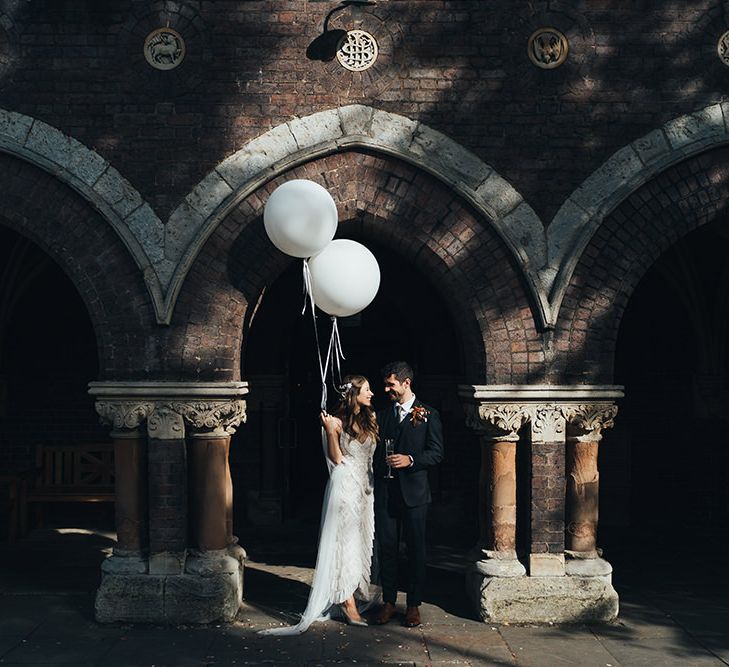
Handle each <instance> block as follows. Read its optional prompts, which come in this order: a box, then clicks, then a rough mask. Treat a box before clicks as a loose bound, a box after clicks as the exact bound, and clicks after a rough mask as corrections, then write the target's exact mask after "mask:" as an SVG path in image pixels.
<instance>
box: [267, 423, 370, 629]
mask: <svg viewBox="0 0 729 667" xmlns="http://www.w3.org/2000/svg"><path fill="white" fill-rule="evenodd" d="M325 437H326V436H325ZM375 444H376V443H375V440H374V438H372V437H371V436H370V437H368V438H367V439H366V440H365V441H364V442H360V441H359V440H357V439H355V438H352V437H350V436H349V435H348V434H347V433H344V432H342V434H341V435H340V437H339V447H340V449H341V451H342V460H341V462H340V463H339V464H337V465H334V464H333V463H331V461H329V458H328V457H327V459H326V460H327V463H328V464H329V482H328V483H327V487H326V490H325V492H324V502H323V503H322V518H321V525H320V528H319V550H318V553H317V557H316V569H315V570H314V580H313V581H312V584H311V592H310V593H309V601H308V603H307V605H306V609H305V610H304V613H303V614H302V616H301V620H300V621H299V623H298V624H296V625H293V626H287V627H283V628H269V629H267V630H261V631H260V634H267V635H297V634H301V633H302V632H305V631H306V630H307V628H308V627H309V626H310V625H311V624H312V623H313V622H314V621H326V620H328V619H329V617H330V611H331V608H332V607H333V606H334V605H337V604H339V603H341V602H344V601H345V600H347V599H348V598H350V597H351V596H352V595H354V596H355V598H356V599H357V601H358V607H359V608H360V610H364V609H365V608H366V607H368V606H370V604H371V603H372V602H374V599H375V593H374V589H373V590H370V589H371V587H370V572H371V566H372V552H373V541H374V534H375V510H374V494H373V474H372V456H373V454H374V451H375ZM325 451H326V449H325Z"/></svg>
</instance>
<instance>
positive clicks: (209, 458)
mask: <svg viewBox="0 0 729 667" xmlns="http://www.w3.org/2000/svg"><path fill="white" fill-rule="evenodd" d="M171 407H172V408H173V409H174V410H175V411H176V412H178V413H179V414H181V415H183V416H184V418H185V422H186V424H187V426H188V431H189V437H188V443H189V444H188V454H189V456H188V482H189V484H188V489H189V515H190V523H189V525H190V535H189V539H188V545H189V552H188V558H187V563H186V567H185V573H186V574H187V575H196V576H197V577H199V580H198V581H197V582H196V584H195V586H194V587H189V586H184V587H183V586H180V587H179V589H178V590H177V591H176V593H175V595H174V598H172V599H169V600H168V601H167V604H168V607H169V606H172V608H173V609H176V611H175V614H176V616H177V617H179V618H195V619H196V620H197V621H198V622H199V621H200V620H201V619H204V618H208V619H210V620H213V619H215V618H223V619H226V620H233V619H234V618H235V615H236V613H237V612H238V609H239V608H240V605H241V602H242V600H243V564H244V562H245V558H246V554H245V551H244V550H243V549H242V548H241V547H239V546H238V545H237V544H236V542H237V539H235V538H234V537H233V534H232V510H233V490H232V481H231V478H230V467H229V464H228V453H229V450H230V438H231V436H232V435H233V433H234V432H235V429H236V427H237V426H238V425H239V424H240V423H241V422H244V421H245V418H246V402H245V401H242V400H226V401H215V400H211V401H205V402H203V401H197V402H184V403H183V402H176V403H173V404H171Z"/></svg>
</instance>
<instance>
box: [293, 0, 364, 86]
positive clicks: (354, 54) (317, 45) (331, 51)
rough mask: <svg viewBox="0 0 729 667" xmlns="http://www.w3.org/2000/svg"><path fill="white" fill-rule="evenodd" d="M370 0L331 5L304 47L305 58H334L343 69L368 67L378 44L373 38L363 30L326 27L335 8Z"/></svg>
mask: <svg viewBox="0 0 729 667" xmlns="http://www.w3.org/2000/svg"><path fill="white" fill-rule="evenodd" d="M374 4H375V2H373V1H372V0H345V1H344V2H342V3H340V4H339V5H337V6H336V7H335V8H334V9H332V10H331V11H330V12H329V13H328V14H327V16H326V18H325V19H324V29H323V31H322V34H321V35H319V36H318V37H317V38H316V39H315V40H314V41H312V42H311V44H309V46H308V48H307V49H306V57H307V58H309V60H321V61H323V62H329V61H331V60H334V58H337V60H338V61H339V63H340V64H341V65H342V67H344V68H345V69H348V70H350V71H353V72H360V71H363V70H365V69H367V68H369V67H371V66H372V65H373V64H374V63H375V60H377V55H378V47H377V42H376V41H375V38H374V37H373V36H372V35H371V34H370V33H368V32H366V31H364V30H343V29H341V28H336V29H333V30H330V29H329V21H330V20H331V18H332V16H334V15H335V14H336V13H337V12H340V11H342V10H343V9H346V8H347V7H366V6H368V5H374Z"/></svg>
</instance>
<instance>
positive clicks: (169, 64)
mask: <svg viewBox="0 0 729 667" xmlns="http://www.w3.org/2000/svg"><path fill="white" fill-rule="evenodd" d="M144 57H145V58H146V59H147V62H148V63H149V64H150V65H151V66H152V67H154V68H155V69H163V70H167V69H174V68H175V67H177V66H178V65H179V64H180V63H181V62H182V60H183V59H184V57H185V40H183V39H182V35H181V34H180V33H179V32H177V31H176V30H173V29H172V28H158V29H157V30H153V31H152V32H150V33H149V35H147V37H146V39H145V40H144Z"/></svg>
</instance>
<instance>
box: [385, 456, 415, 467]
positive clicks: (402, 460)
mask: <svg viewBox="0 0 729 667" xmlns="http://www.w3.org/2000/svg"><path fill="white" fill-rule="evenodd" d="M385 460H386V461H387V464H388V465H389V466H390V467H391V468H409V467H410V464H411V461H412V459H411V458H410V457H409V456H408V455H407V454H390V456H388V457H386V458H385Z"/></svg>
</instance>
